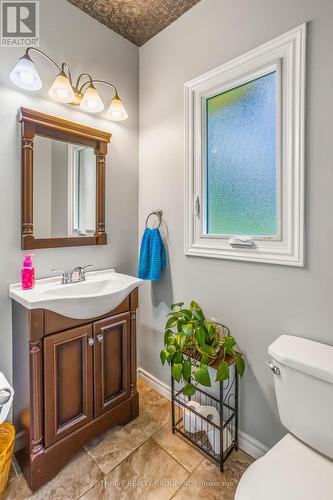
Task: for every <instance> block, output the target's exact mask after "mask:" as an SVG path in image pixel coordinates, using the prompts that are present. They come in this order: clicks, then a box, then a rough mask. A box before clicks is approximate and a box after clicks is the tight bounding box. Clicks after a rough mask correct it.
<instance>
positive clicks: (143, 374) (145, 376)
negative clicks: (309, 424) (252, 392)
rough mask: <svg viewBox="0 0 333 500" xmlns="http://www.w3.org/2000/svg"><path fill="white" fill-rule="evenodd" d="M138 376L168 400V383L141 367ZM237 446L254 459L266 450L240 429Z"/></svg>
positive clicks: (169, 397)
mask: <svg viewBox="0 0 333 500" xmlns="http://www.w3.org/2000/svg"><path fill="white" fill-rule="evenodd" d="M138 377H139V378H141V379H142V380H143V381H144V382H145V383H146V384H147V385H149V386H150V387H151V388H152V389H154V390H155V391H156V392H158V393H159V394H161V396H164V397H165V398H166V399H169V400H170V399H171V389H170V386H169V385H167V384H165V383H164V382H161V380H159V379H158V378H156V377H155V376H154V375H152V374H151V373H149V372H147V371H146V370H144V369H143V368H141V367H139V368H138ZM238 446H239V448H240V449H241V450H243V451H245V452H246V453H248V454H249V455H251V457H253V458H255V459H258V458H260V457H262V456H263V455H265V453H267V451H268V448H267V446H265V445H264V444H262V443H260V442H259V441H258V440H257V439H255V438H254V437H252V436H249V435H248V434H246V432H243V431H241V430H239V431H238Z"/></svg>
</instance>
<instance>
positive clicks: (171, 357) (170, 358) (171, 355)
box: [167, 352, 174, 365]
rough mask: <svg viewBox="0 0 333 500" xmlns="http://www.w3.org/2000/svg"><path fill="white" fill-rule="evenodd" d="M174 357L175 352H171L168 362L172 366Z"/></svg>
mask: <svg viewBox="0 0 333 500" xmlns="http://www.w3.org/2000/svg"><path fill="white" fill-rule="evenodd" d="M173 357H174V352H169V354H168V357H167V362H168V364H169V365H171V362H172V360H173Z"/></svg>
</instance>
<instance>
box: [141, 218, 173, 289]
mask: <svg viewBox="0 0 333 500" xmlns="http://www.w3.org/2000/svg"><path fill="white" fill-rule="evenodd" d="M165 267H166V253H165V248H164V245H163V241H162V238H161V235H160V231H159V229H158V228H157V227H155V228H153V229H151V228H149V227H146V229H145V232H144V233H143V236H142V241H141V248H140V257H139V271H138V277H139V278H141V279H143V280H159V279H160V277H161V269H165Z"/></svg>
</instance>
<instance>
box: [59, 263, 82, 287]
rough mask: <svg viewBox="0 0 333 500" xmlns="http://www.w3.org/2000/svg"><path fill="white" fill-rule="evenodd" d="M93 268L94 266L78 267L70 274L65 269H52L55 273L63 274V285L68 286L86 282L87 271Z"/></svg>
mask: <svg viewBox="0 0 333 500" xmlns="http://www.w3.org/2000/svg"><path fill="white" fill-rule="evenodd" d="M88 267H92V264H88V265H87V266H76V267H74V269H73V270H72V271H71V272H70V273H68V272H66V271H64V270H63V269H52V272H53V273H59V272H60V273H62V278H61V284H62V285H68V284H70V283H80V281H85V280H86V269H87V268H88Z"/></svg>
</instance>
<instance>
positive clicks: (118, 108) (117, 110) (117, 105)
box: [107, 94, 128, 122]
mask: <svg viewBox="0 0 333 500" xmlns="http://www.w3.org/2000/svg"><path fill="white" fill-rule="evenodd" d="M107 114H108V118H110V120H113V121H115V122H120V121H122V120H126V118H128V114H127V111H126V109H125V107H124V105H123V103H122V100H121V99H120V97H119V95H118V94H116V95H115V96H114V98H113V99H112V101H111V104H110V106H109V109H108V113H107Z"/></svg>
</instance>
